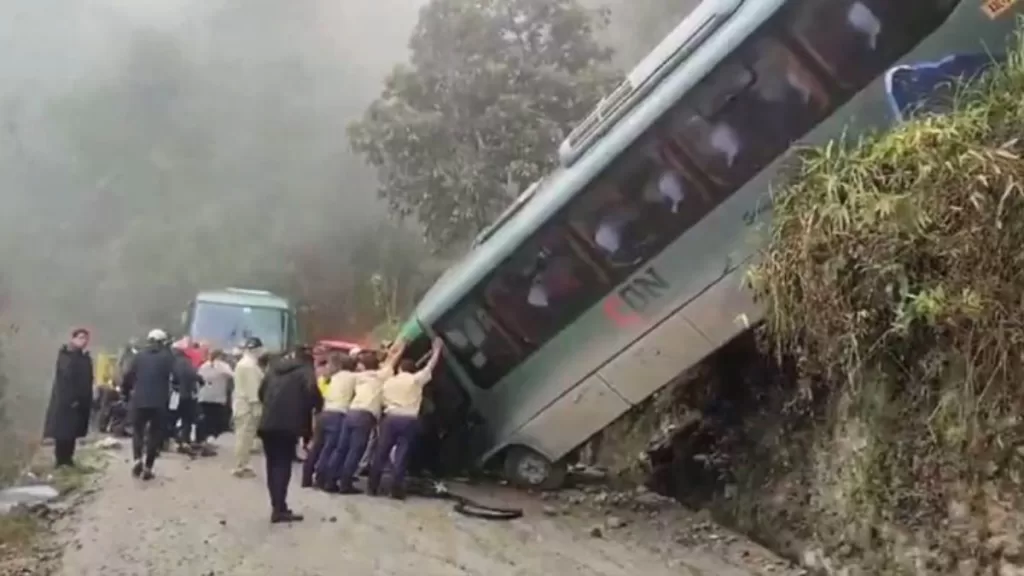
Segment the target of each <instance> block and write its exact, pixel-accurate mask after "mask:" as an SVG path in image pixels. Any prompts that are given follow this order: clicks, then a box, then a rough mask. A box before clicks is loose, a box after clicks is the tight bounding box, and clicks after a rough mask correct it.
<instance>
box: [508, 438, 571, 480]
mask: <svg viewBox="0 0 1024 576" xmlns="http://www.w3.org/2000/svg"><path fill="white" fill-rule="evenodd" d="M565 475H566V466H565V462H562V461H559V462H551V461H550V460H548V459H547V458H545V457H544V456H543V455H541V454H539V453H538V452H536V451H534V450H530V449H529V448H525V447H523V446H513V447H512V448H511V449H509V451H508V454H506V455H505V479H506V480H508V481H509V482H510V483H511V484H512V485H513V486H515V487H517V488H522V489H525V490H557V489H558V488H561V487H562V485H563V484H564V483H565Z"/></svg>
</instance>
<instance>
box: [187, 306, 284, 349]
mask: <svg viewBox="0 0 1024 576" xmlns="http://www.w3.org/2000/svg"><path fill="white" fill-rule="evenodd" d="M289 320H290V314H289V312H288V311H287V310H284V309H281V308H259V307H250V306H241V305H237V304H221V303H214V302H196V303H195V306H194V307H193V309H192V321H191V323H190V335H191V336H192V339H193V340H200V341H207V342H209V343H210V345H211V346H215V347H218V348H222V349H225V350H227V349H231V348H233V347H236V346H241V345H242V344H243V343H244V342H245V339H246V338H250V337H253V336H255V337H257V338H259V339H260V340H262V341H263V346H264V348H266V349H268V350H277V351H280V350H284V348H285V347H286V345H287V340H288V325H289Z"/></svg>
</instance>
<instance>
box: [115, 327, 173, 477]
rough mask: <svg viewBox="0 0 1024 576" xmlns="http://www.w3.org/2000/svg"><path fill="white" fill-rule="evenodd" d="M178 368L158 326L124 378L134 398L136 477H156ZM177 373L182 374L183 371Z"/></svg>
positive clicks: (125, 388) (126, 390)
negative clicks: (154, 467) (173, 380)
mask: <svg viewBox="0 0 1024 576" xmlns="http://www.w3.org/2000/svg"><path fill="white" fill-rule="evenodd" d="M175 369H176V362H175V361H174V354H172V353H171V350H170V348H169V347H168V343H167V333H166V332H164V331H163V330H159V329H156V330H152V331H150V333H149V336H148V337H147V344H146V347H145V348H143V349H142V350H140V351H139V353H138V354H136V355H135V358H133V359H132V361H131V364H130V365H129V367H128V371H127V372H125V374H124V378H123V380H122V382H121V388H122V393H123V394H124V395H125V396H126V397H130V398H131V403H130V404H131V412H132V455H133V457H134V460H135V462H134V464H132V476H135V477H136V478H138V477H140V476H141V477H142V479H143V480H151V479H152V478H153V464H154V463H155V462H156V457H157V454H159V452H160V445H161V444H162V442H163V433H164V429H165V427H166V422H167V410H168V406H169V404H170V401H171V379H172V378H173V377H175ZM177 376H178V377H179V378H181V377H182V375H180V374H179V375H177ZM182 379H184V378H182ZM143 445H145V460H143Z"/></svg>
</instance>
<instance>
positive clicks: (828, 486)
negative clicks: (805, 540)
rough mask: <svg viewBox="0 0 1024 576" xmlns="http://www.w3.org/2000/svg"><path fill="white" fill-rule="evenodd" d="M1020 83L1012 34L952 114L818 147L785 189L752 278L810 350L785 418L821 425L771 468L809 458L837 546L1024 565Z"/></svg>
mask: <svg viewBox="0 0 1024 576" xmlns="http://www.w3.org/2000/svg"><path fill="white" fill-rule="evenodd" d="M1022 92H1024V50H1021V49H1019V48H1018V49H1016V50H1015V51H1011V53H1010V54H1009V61H1008V63H1007V64H1006V65H1005V66H1002V67H999V68H998V69H996V70H994V71H992V72H990V73H989V74H987V75H986V76H985V77H984V78H982V79H980V80H979V81H977V82H975V83H973V84H972V85H971V86H969V87H968V88H966V89H965V90H964V92H963V93H962V95H961V97H960V99H959V101H958V105H957V109H956V112H955V113H954V114H951V115H948V116H941V117H926V118H923V119H919V120H915V121H913V122H909V123H907V124H905V125H902V126H900V127H897V128H895V129H894V130H892V131H891V132H888V133H885V134H881V135H877V136H874V137H870V138H867V139H865V140H863V141H861V142H859V143H858V144H857V145H856V146H850V147H843V146H840V145H830V146H827V147H824V148H821V149H816V150H810V151H808V152H806V153H805V154H804V155H803V156H802V158H801V160H800V163H799V166H798V167H797V168H796V173H795V177H794V178H793V179H792V181H791V183H790V184H788V185H787V186H785V187H784V188H783V189H782V190H781V192H780V193H779V194H778V195H777V197H776V198H775V200H774V203H775V218H774V221H773V224H772V228H771V231H770V235H771V237H770V244H769V247H768V249H767V250H766V251H765V252H764V254H763V260H762V262H761V264H760V265H759V266H758V267H757V268H756V269H755V270H753V271H752V275H751V276H752V281H753V285H754V287H755V289H756V290H757V293H758V295H759V298H760V300H761V301H762V302H763V304H764V305H765V306H766V311H767V319H766V325H765V333H766V334H765V335H766V336H767V338H766V342H768V343H769V346H770V348H771V350H772V351H773V352H774V353H775V354H776V355H777V356H778V357H779V358H788V359H792V360H794V361H795V362H796V365H797V367H798V372H799V375H800V379H799V381H800V383H801V385H800V390H799V392H798V393H797V394H796V396H795V397H794V398H791V399H790V403H789V405H788V406H787V408H788V409H789V412H788V414H789V415H790V416H789V417H791V418H792V419H794V420H795V419H797V418H798V416H795V415H794V414H797V415H799V414H800V412H801V409H802V412H803V415H804V416H809V419H808V420H806V421H810V422H813V423H814V424H813V428H814V430H813V434H812V435H811V438H812V440H811V441H810V442H811V448H812V449H811V450H810V451H809V452H807V456H806V458H800V459H799V460H794V461H790V462H783V460H784V459H785V455H784V454H779V455H776V456H773V458H774V459H775V463H776V465H778V469H777V470H776V471H775V474H776V477H778V475H779V470H785V469H790V470H792V469H793V468H794V467H795V466H798V465H799V466H802V467H804V472H803V475H804V479H803V480H804V481H805V482H809V484H808V485H809V486H810V489H809V492H808V493H806V494H804V495H803V496H804V497H803V499H802V500H803V501H801V502H798V503H794V506H798V507H799V510H796V516H797V517H800V519H802V520H804V521H806V522H807V525H808V526H813V528H812V529H810V530H808V532H807V534H808V535H810V534H813V539H815V540H817V542H818V544H820V546H821V547H822V549H823V551H824V554H823V557H824V558H831V559H833V560H840V561H844V562H847V563H851V564H855V565H858V566H859V567H860V568H861V569H862V570H864V571H865V572H866V573H870V574H912V573H917V574H920V573H929V574H931V573H950V572H955V571H956V570H958V569H959V570H961V571H962V570H965V569H970V568H978V569H986V570H987V569H992V570H996V571H998V570H999V569H1002V570H1006V569H1007V568H1006V566H1010V565H1018V564H1024V556H1022V554H1024V550H1022V548H1021V543H1020V537H1021V536H1020V535H1021V534H1024V516H1022V515H1021V514H1020V511H1021V510H1022V509H1024V507H1022V504H1024V502H1022V495H1024V492H1022V490H1021V480H1022V477H1024V420H1022V419H1021V414H1020V410H1021V407H1022V406H1024V389H1022V388H1021V385H1020V382H1021V381H1022V379H1024V250H1022V247H1024V141H1021V136H1020V127H1021V126H1022V125H1024V100H1022V99H1021V98H1020V94H1021V93H1022ZM795 438H796V436H795V435H794V436H792V437H790V438H788V440H793V441H795ZM782 440H783V441H785V440H787V438H782ZM753 516H756V513H753ZM747 521H749V522H750V523H752V524H755V525H759V527H760V530H759V531H760V532H770V531H771V530H772V529H778V528H779V527H780V526H779V525H778V524H776V525H775V526H772V525H770V524H771V523H773V522H779V521H787V524H788V523H789V522H792V521H794V519H793V518H789V519H786V518H781V517H779V516H772V517H763V516H762V517H750V518H747ZM922 568H923V569H924V570H925V571H924V572H921V571H920V569H922ZM968 573H973V572H968ZM978 573H981V572H978ZM985 573H988V572H985ZM999 573H1004V572H999ZM1013 573H1017V572H1013Z"/></svg>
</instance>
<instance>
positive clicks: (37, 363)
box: [0, 0, 693, 419]
mask: <svg viewBox="0 0 1024 576" xmlns="http://www.w3.org/2000/svg"><path fill="white" fill-rule="evenodd" d="M586 3H587V4H588V5H591V6H598V5H601V4H605V2H603V1H600V0H592V1H588V2H586ZM422 4H423V2H422V0H376V1H373V2H367V1H365V0H293V1H290V2H282V1H281V0H151V1H148V2H140V1H138V0H76V1H71V0H33V1H32V2H24V1H16V0H0V6H2V7H3V12H4V14H5V18H3V19H2V20H0V43H2V44H0V47H2V51H0V59H2V65H0V182H2V187H0V302H5V303H6V309H4V310H0V321H2V322H3V324H4V325H6V324H9V323H13V324H16V325H17V327H18V329H17V331H16V334H14V335H13V336H10V335H8V336H7V337H6V338H5V339H4V341H3V345H4V348H5V359H4V366H3V367H2V369H3V371H4V372H6V373H7V374H8V375H9V376H10V377H11V383H12V388H13V389H12V390H9V394H8V398H7V400H8V403H9V405H10V404H11V403H13V404H15V405H17V404H20V403H22V402H29V401H31V402H32V403H31V406H32V408H33V409H32V410H28V411H22V410H16V411H10V410H9V411H8V412H17V413H18V415H23V414H30V415H31V418H33V419H35V418H37V412H38V410H36V409H35V408H36V407H38V406H39V405H40V404H41V400H42V399H43V398H44V397H45V395H46V393H47V390H48V378H49V367H50V363H51V362H52V360H53V355H54V352H55V349H56V346H57V345H58V344H59V343H60V342H61V341H62V340H63V339H64V338H66V335H67V331H68V329H69V327H71V326H87V327H90V328H92V329H93V330H94V333H95V335H96V339H97V341H98V342H97V343H98V344H99V345H100V346H105V347H108V348H110V347H114V346H117V345H118V344H120V343H122V342H124V341H125V339H126V338H128V337H129V336H132V335H138V334H140V333H142V332H143V331H144V330H147V329H149V328H150V327H153V326H162V327H165V328H173V326H171V325H170V324H171V323H172V321H173V320H174V319H175V318H177V315H178V314H179V313H180V312H181V311H183V310H184V307H185V303H186V302H187V300H188V298H189V297H191V295H192V294H194V292H195V291H196V290H197V289H199V288H204V287H218V286H228V285H236V286H246V287H270V288H275V287H278V286H286V285H289V284H294V280H295V276H297V275H300V274H302V271H301V270H299V269H297V268H296V265H295V254H296V253H297V252H302V253H307V254H308V253H310V252H316V251H317V250H318V249H321V248H322V250H323V251H326V252H329V251H331V250H339V249H343V247H344V246H345V245H346V243H347V242H348V240H349V239H351V238H353V237H354V236H356V235H358V234H360V233H362V234H364V235H365V233H366V231H367V230H372V229H373V227H374V226H376V225H377V224H379V223H380V222H381V221H383V220H385V219H386V214H385V213H384V210H383V206H382V205H381V204H380V203H378V201H377V200H376V193H375V192H376V191H375V187H376V184H375V182H374V179H373V175H372V172H371V171H370V170H369V169H368V168H366V167H365V166H364V165H363V164H362V163H361V161H360V160H359V159H358V158H356V157H354V156H353V155H352V153H351V151H350V150H349V148H348V142H347V138H346V135H345V126H346V125H347V124H348V122H350V121H351V120H352V119H354V118H356V117H358V116H359V115H360V114H361V113H362V111H363V109H364V108H365V106H366V105H367V104H368V103H369V102H370V101H371V100H372V99H373V98H374V97H375V96H376V95H377V94H378V92H379V90H380V87H381V80H382V79H383V77H384V76H385V75H386V74H387V72H388V71H389V70H390V69H391V67H392V66H393V65H394V64H396V63H398V62H400V61H402V60H403V59H404V58H405V57H406V44H407V40H408V35H409V32H410V31H411V29H412V27H413V25H414V24H415V21H416V16H417V11H418V9H419V6H420V5H422ZM616 4H618V6H616V5H613V6H611V8H612V10H613V26H612V27H611V29H610V30H609V31H608V33H607V38H608V40H609V41H610V42H612V43H614V44H615V45H616V46H617V47H619V48H620V56H619V58H618V60H619V62H620V64H622V65H623V66H624V67H626V66H628V65H630V64H632V63H633V62H634V61H635V60H636V59H638V58H639V57H640V56H642V55H643V54H644V53H645V52H646V51H647V50H649V49H650V48H651V47H652V46H653V45H654V44H655V43H657V41H658V40H659V39H660V38H661V36H662V35H663V34H664V33H665V32H666V31H667V30H668V29H670V28H671V25H667V26H666V24H665V22H666V21H668V22H669V23H670V24H671V22H672V21H673V20H674V19H675V18H674V17H671V15H666V14H665V13H664V12H663V7H664V6H665V5H666V4H672V5H673V6H672V7H671V8H672V12H673V13H675V14H676V15H677V16H679V17H681V14H682V13H683V12H685V11H686V10H688V9H689V6H688V5H691V4H693V2H688V1H687V2H682V3H679V2H669V1H668V0H643V1H639V0H638V1H637V2H635V3H634V2H624V1H619V2H617V3H616ZM627 5H628V7H627V8H622V7H623V6H627ZM319 261H325V260H323V259H321V260H319ZM327 261H329V260H327Z"/></svg>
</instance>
